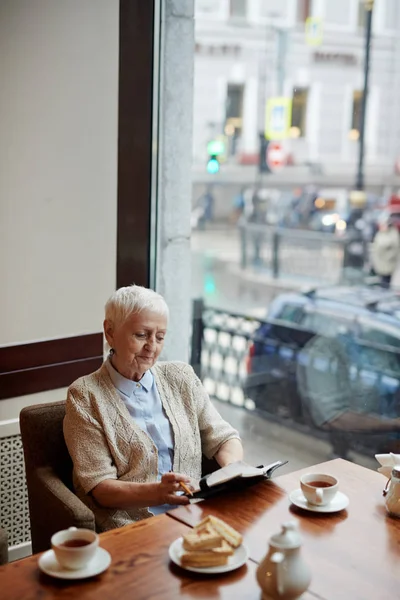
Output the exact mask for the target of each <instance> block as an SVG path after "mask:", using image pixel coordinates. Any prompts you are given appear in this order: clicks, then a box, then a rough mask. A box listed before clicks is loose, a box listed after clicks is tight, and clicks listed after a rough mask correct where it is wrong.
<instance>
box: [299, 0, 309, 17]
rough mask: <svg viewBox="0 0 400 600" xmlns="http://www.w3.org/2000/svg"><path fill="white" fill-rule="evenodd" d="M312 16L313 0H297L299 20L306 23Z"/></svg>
mask: <svg viewBox="0 0 400 600" xmlns="http://www.w3.org/2000/svg"><path fill="white" fill-rule="evenodd" d="M310 16H311V0H297V22H298V23H305V22H306V20H307V19H308V17H310Z"/></svg>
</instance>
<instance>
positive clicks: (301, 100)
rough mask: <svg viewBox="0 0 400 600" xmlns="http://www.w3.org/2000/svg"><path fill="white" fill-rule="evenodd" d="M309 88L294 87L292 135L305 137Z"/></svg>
mask: <svg viewBox="0 0 400 600" xmlns="http://www.w3.org/2000/svg"><path fill="white" fill-rule="evenodd" d="M307 97H308V89H307V88H294V89H293V104H292V123H291V128H290V135H291V137H304V136H305V134H306V115H307Z"/></svg>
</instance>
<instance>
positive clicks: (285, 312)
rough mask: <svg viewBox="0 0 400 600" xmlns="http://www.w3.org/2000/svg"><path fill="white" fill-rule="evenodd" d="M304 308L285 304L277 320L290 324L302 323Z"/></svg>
mask: <svg viewBox="0 0 400 600" xmlns="http://www.w3.org/2000/svg"><path fill="white" fill-rule="evenodd" d="M303 313H304V311H303V307H302V306H299V305H298V304H284V306H282V309H281V310H280V311H279V312H278V313H277V315H276V317H275V318H276V319H279V320H280V321H288V322H289V323H297V324H298V323H300V322H301V320H302V318H303Z"/></svg>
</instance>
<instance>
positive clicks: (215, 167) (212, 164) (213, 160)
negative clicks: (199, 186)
mask: <svg viewBox="0 0 400 600" xmlns="http://www.w3.org/2000/svg"><path fill="white" fill-rule="evenodd" d="M218 171H219V160H218V157H217V156H216V155H215V154H212V155H211V156H210V158H209V159H208V162H207V173H211V174H214V173H218Z"/></svg>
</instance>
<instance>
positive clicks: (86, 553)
mask: <svg viewBox="0 0 400 600" xmlns="http://www.w3.org/2000/svg"><path fill="white" fill-rule="evenodd" d="M74 541H75V544H78V543H79V542H81V543H80V544H79V545H73V544H74ZM66 544H67V545H66ZM68 544H70V545H68ZM98 545H99V536H98V535H97V533H95V532H94V531H92V530H91V529H77V528H76V527H70V528H69V529H63V530H62V531H58V532H57V533H55V534H54V535H53V536H52V538H51V547H52V548H53V551H54V554H55V555H56V559H57V561H58V562H59V563H60V565H61V566H62V567H64V568H65V569H70V570H77V569H83V567H85V566H86V565H87V564H88V563H89V562H90V561H91V560H92V558H93V557H94V555H95V554H96V550H97V548H98Z"/></svg>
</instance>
